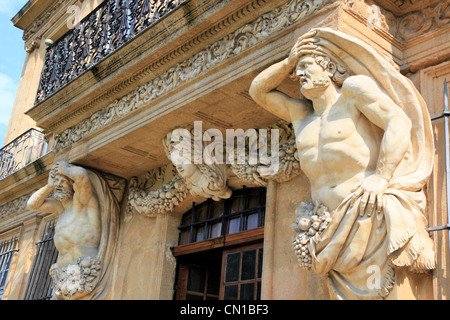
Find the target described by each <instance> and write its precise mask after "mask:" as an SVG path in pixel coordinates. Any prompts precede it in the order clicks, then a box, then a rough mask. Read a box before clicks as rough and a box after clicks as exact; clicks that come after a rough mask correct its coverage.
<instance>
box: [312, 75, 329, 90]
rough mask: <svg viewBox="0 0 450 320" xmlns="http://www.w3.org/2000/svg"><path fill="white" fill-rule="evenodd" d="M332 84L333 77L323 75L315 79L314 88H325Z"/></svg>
mask: <svg viewBox="0 0 450 320" xmlns="http://www.w3.org/2000/svg"><path fill="white" fill-rule="evenodd" d="M330 84H331V79H330V77H329V76H328V75H322V76H320V77H318V79H315V80H313V87H314V88H325V87H328V86H329V85H330Z"/></svg>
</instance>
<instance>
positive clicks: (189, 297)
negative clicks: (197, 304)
mask: <svg viewBox="0 0 450 320" xmlns="http://www.w3.org/2000/svg"><path fill="white" fill-rule="evenodd" d="M186 300H203V296H197V295H195V294H189V293H187V294H186Z"/></svg>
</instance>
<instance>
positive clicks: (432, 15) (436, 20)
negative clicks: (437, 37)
mask: <svg viewBox="0 0 450 320" xmlns="http://www.w3.org/2000/svg"><path fill="white" fill-rule="evenodd" d="M449 22H450V0H443V1H440V2H438V3H437V4H435V5H433V6H431V7H428V8H425V9H423V10H420V11H415V12H412V13H410V14H408V15H406V16H404V17H402V18H401V19H400V22H399V28H398V30H399V34H400V36H401V37H402V38H403V39H404V40H406V41H409V40H412V39H415V38H417V37H418V36H420V35H422V34H425V33H427V32H430V31H433V30H436V29H438V28H440V27H442V26H444V25H446V24H448V23H449Z"/></svg>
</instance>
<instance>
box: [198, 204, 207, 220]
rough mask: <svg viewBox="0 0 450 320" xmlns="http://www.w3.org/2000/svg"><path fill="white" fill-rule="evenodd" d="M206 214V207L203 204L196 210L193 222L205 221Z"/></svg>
mask: <svg viewBox="0 0 450 320" xmlns="http://www.w3.org/2000/svg"><path fill="white" fill-rule="evenodd" d="M207 213H208V206H207V205H206V204H205V205H203V206H201V207H200V208H198V209H197V211H196V212H195V222H200V221H205V220H206V218H207V217H206V214H207Z"/></svg>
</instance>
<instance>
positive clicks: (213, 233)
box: [209, 222, 222, 238]
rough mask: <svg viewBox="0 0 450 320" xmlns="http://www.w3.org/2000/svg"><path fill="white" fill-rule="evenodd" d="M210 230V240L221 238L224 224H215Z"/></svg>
mask: <svg viewBox="0 0 450 320" xmlns="http://www.w3.org/2000/svg"><path fill="white" fill-rule="evenodd" d="M209 228H210V231H209V232H210V234H209V237H210V238H216V237H220V236H221V235H222V222H217V223H214V224H213V225H212V226H210V227H209Z"/></svg>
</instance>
